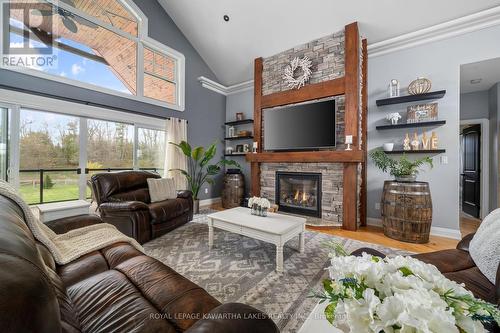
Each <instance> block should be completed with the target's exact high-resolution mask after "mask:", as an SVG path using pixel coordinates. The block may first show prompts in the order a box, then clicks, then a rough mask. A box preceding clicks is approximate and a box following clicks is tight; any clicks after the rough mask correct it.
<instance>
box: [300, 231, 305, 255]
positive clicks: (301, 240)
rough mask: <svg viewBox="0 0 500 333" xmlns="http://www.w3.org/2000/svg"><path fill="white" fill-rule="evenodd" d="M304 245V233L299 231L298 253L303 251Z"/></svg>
mask: <svg viewBox="0 0 500 333" xmlns="http://www.w3.org/2000/svg"><path fill="white" fill-rule="evenodd" d="M304 246H305V244H304V233H303V232H301V233H300V234H299V252H300V253H304V250H305V248H304Z"/></svg>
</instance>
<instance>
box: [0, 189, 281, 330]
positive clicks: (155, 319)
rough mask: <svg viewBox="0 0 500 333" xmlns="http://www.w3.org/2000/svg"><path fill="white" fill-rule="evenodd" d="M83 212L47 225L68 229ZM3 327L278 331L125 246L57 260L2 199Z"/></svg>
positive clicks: (89, 220)
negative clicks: (219, 300) (59, 261)
mask: <svg viewBox="0 0 500 333" xmlns="http://www.w3.org/2000/svg"><path fill="white" fill-rule="evenodd" d="M101 222H102V221H101V219H100V218H99V217H97V216H89V215H83V216H79V217H74V218H69V219H62V220H58V221H52V222H49V223H48V226H49V227H50V228H52V229H53V230H54V231H55V232H56V233H64V232H67V231H69V230H72V229H76V228H80V227H83V226H87V225H92V224H95V223H101ZM0 295H2V297H1V298H0V332H37V333H57V332H64V333H76V332H85V333H93V332H96V333H97V332H99V333H101V332H117V333H119V332H124V333H125V332H127V333H128V332H138V333H140V332H144V333H150V332H156V333H173V332H187V333H208V332H220V333H230V332H235V333H246V332H248V333H250V332H278V329H277V327H276V325H275V324H274V322H273V321H272V320H270V319H269V318H268V317H267V316H266V315H264V314H263V313H262V312H260V311H258V310H256V309H254V308H252V307H250V306H247V305H244V304H240V303H228V304H220V303H219V302H218V301H217V300H216V299H215V298H213V297H212V296H210V295H209V294H208V293H207V292H206V291H205V290H203V289H202V288H201V287H199V286H198V285H196V284H194V283H193V282H191V281H189V280H187V279H186V278H184V277H182V276H181V275H180V274H178V273H177V272H175V271H174V270H172V269H171V268H169V267H167V266H165V265H164V264H162V263H161V262H159V261H157V260H155V259H153V258H151V257H148V256H146V255H144V254H143V253H141V252H139V251H138V250H136V249H135V248H134V247H132V246H130V245H129V244H128V243H116V244H113V245H111V246H108V247H106V248H104V249H102V250H100V251H94V252H91V253H89V254H87V255H85V256H83V257H81V258H79V259H77V260H74V261H72V262H70V263H68V264H66V265H62V266H60V265H57V264H56V263H55V262H54V259H53V257H52V255H51V253H50V252H49V251H48V250H47V248H46V247H45V246H44V245H43V244H41V243H39V242H37V241H36V240H35V239H34V237H33V235H32V233H31V232H30V230H29V229H28V227H27V225H26V224H25V222H24V216H23V213H22V211H21V210H20V209H19V207H18V206H17V204H15V203H14V202H12V201H11V200H9V199H7V198H5V197H3V196H0Z"/></svg>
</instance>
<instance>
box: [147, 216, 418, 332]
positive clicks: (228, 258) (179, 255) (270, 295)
mask: <svg viewBox="0 0 500 333" xmlns="http://www.w3.org/2000/svg"><path fill="white" fill-rule="evenodd" d="M207 213H210V211H203V212H202V214H198V215H195V218H194V221H193V222H190V223H188V224H186V225H183V226H182V227H180V228H177V229H175V230H174V231H172V232H170V233H168V234H166V235H164V236H162V237H160V238H157V239H155V240H153V241H150V242H148V243H146V244H144V249H145V250H146V253H147V254H148V255H150V256H152V257H154V258H156V259H158V260H160V261H162V262H163V263H164V264H166V265H167V266H169V267H172V268H173V269H174V270H176V271H177V272H179V273H180V274H182V275H184V276H185V277H187V278H188V279H190V280H191V281H193V282H195V283H197V284H198V285H200V286H201V287H203V288H204V289H205V290H207V291H208V292H209V293H210V294H211V295H212V296H214V297H215V298H217V299H218V300H219V301H220V302H222V303H227V302H241V303H245V304H249V305H251V306H253V307H255V308H257V309H259V310H261V311H263V312H265V313H267V314H268V315H269V316H270V317H271V318H272V319H273V320H274V321H275V323H276V324H277V325H278V327H279V328H280V330H281V332H297V331H298V329H299V328H300V327H301V326H302V324H303V323H304V321H305V320H306V319H307V316H308V315H309V313H310V312H311V311H312V309H313V308H314V306H315V305H316V304H317V302H318V301H317V300H315V299H312V298H308V296H309V295H310V294H311V292H312V291H313V290H320V288H321V282H322V280H323V279H324V278H326V276H327V272H326V271H325V268H326V267H328V265H329V260H328V253H329V250H328V248H327V247H326V246H325V245H324V243H325V242H327V241H329V240H334V241H336V242H339V243H342V244H343V245H344V247H345V248H346V249H347V250H348V251H354V250H355V249H358V248H360V247H372V248H375V249H377V250H379V251H381V252H383V253H385V254H387V255H390V256H393V255H398V254H401V255H405V254H408V253H407V252H404V251H400V250H394V249H389V248H384V247H381V246H378V245H374V244H369V243H363V242H359V241H355V240H350V239H346V238H340V237H334V236H330V235H326V234H323V233H318V232H312V231H306V233H305V251H304V253H302V254H301V253H299V252H298V251H297V250H296V249H297V248H298V239H292V240H290V241H289V242H288V243H287V245H286V246H285V248H284V269H285V272H284V273H282V274H279V273H276V271H275V256H276V250H275V247H274V245H272V244H268V243H265V242H261V241H258V240H254V239H251V238H248V237H245V236H240V235H236V234H233V233H230V232H226V231H222V230H219V229H215V232H214V246H213V248H212V249H209V247H208V226H207V221H208V218H207V217H206V215H207Z"/></svg>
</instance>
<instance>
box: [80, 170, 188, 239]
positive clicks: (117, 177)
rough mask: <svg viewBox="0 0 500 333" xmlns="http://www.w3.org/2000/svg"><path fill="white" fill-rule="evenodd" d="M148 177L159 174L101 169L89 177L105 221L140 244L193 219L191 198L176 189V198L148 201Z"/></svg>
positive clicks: (155, 176)
mask: <svg viewBox="0 0 500 333" xmlns="http://www.w3.org/2000/svg"><path fill="white" fill-rule="evenodd" d="M148 178H161V176H160V175H158V174H157V173H154V172H149V171H123V172H116V173H100V174H96V175H93V176H92V177H91V179H90V184H91V187H92V196H93V199H94V200H95V201H96V203H97V205H98V209H99V213H100V215H101V218H102V219H103V221H104V222H106V223H109V224H112V225H114V226H115V227H117V228H118V230H120V231H121V232H123V233H124V234H125V235H127V236H130V237H133V238H135V239H136V240H137V241H138V242H139V243H141V244H143V243H145V242H147V241H149V240H151V239H153V238H156V237H159V236H161V235H163V234H166V233H167V232H169V231H170V230H173V229H175V228H177V227H179V226H181V225H183V224H185V223H187V222H189V221H191V220H192V219H193V198H192V195H191V192H189V191H179V192H178V193H177V199H173V200H165V201H160V202H155V203H151V199H150V196H149V190H148V182H147V179H148Z"/></svg>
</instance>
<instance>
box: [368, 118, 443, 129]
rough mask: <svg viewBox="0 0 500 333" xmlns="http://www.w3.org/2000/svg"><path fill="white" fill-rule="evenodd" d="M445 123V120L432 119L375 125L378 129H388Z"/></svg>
mask: <svg viewBox="0 0 500 333" xmlns="http://www.w3.org/2000/svg"><path fill="white" fill-rule="evenodd" d="M444 124H446V120H434V121H423V122H420V123H407V124H397V125H381V126H377V127H376V128H377V129H378V130H390V129H396V128H414V127H431V126H440V125H444Z"/></svg>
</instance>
